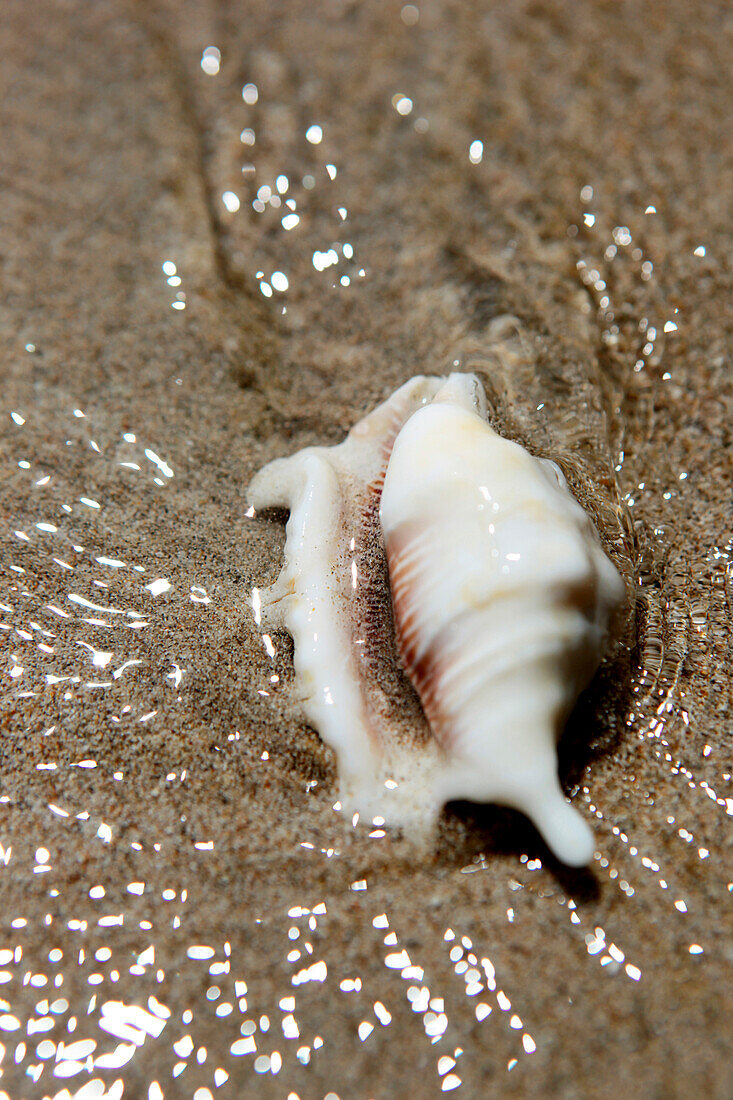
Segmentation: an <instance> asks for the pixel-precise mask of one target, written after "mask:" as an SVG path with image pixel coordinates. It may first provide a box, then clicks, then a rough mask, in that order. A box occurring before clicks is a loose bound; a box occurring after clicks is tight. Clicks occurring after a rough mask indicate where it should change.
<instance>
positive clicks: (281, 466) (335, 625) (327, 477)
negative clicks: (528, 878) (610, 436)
mask: <svg viewBox="0 0 733 1100" xmlns="http://www.w3.org/2000/svg"><path fill="white" fill-rule="evenodd" d="M442 382H443V379H436V378H423V377H416V378H413V379H412V380H411V381H410V382H407V383H406V384H405V385H404V386H402V387H401V388H400V389H398V390H397V391H396V392H395V393H394V394H392V396H391V397H390V398H389V399H388V400H387V401H385V402H384V403H383V404H382V405H380V406H378V408H377V409H375V410H374V411H373V412H371V413H370V414H369V415H368V416H366V417H364V418H363V419H362V420H361V421H359V422H358V423H357V424H356V425H355V426H354V427H353V428H352V429H351V431H350V432H349V434H348V436H347V437H346V439H345V440H344V442H343V443H341V444H339V445H338V446H336V447H308V448H305V449H304V450H302V451H299V452H298V453H297V454H295V455H292V456H291V457H290V458H285V459H276V460H275V461H274V462H271V463H270V464H269V465H268V466H266V467H264V468H263V469H262V470H261V471H260V472H259V473H258V474H257V475H256V477H255V478H254V479H253V481H252V483H251V484H250V487H249V491H248V501H249V503H250V504H252V505H254V507H255V508H256V509H261V508H266V507H274V506H277V507H285V508H288V509H289V510H290V516H289V519H288V522H287V528H286V540H285V563H284V566H283V569H282V571H281V572H280V575H279V576H278V578H277V580H276V581H275V583H274V584H273V585H272V586H271V587H270V588H269V589H265V590H263V591H262V593H261V604H262V611H263V615H264V617H265V620H266V621H267V622H268V624H270V625H271V626H277V627H282V628H284V629H286V630H287V631H288V633H289V634H290V635H291V636H292V638H293V642H294V666H295V673H296V685H297V688H298V691H299V693H300V696H301V698H302V704H303V710H304V714H305V717H306V718H307V720H308V722H309V724H311V725H312V726H313V727H314V728H315V729H316V730H317V731H318V733H319V734H320V736H321V738H322V739H323V741H324V742H325V743H326V744H327V745H329V747H330V748H332V749H333V750H334V751H335V752H336V755H337V762H338V770H339V780H340V798H341V802H342V804H343V806H344V809H345V810H347V811H348V812H353V811H354V810H358V811H359V812H360V813H362V814H367V813H371V814H372V815H376V814H377V813H381V814H382V815H383V816H385V818H390V817H391V819H392V820H393V821H395V822H398V823H399V822H400V821H401V820H404V819H405V817H407V818H416V817H420V816H426V813H427V811H426V810H425V805H426V803H425V800H424V799H423V800H422V802H421V801H420V799H419V798H418V797H417V795H415V796H414V797H413V798H412V801H411V803H410V800H409V798H408V800H407V803H406V802H405V797H404V791H408V790H412V789H413V788H416V787H417V786H418V785H419V782H420V775H421V774H422V772H425V771H429V769H430V767H431V765H432V762H434V758H435V752H434V750H433V749H432V748H431V749H429V750H428V751H426V752H425V753H423V754H422V757H421V759H419V760H416V759H415V754H414V753H410V752H409V751H403V748H402V747H401V746H400V744H399V743H398V741H396V740H395V738H394V736H393V729H392V726H393V722H392V717H393V716H392V715H390V713H389V706H388V700H386V698H385V696H384V692H383V690H382V688H381V686H380V684H379V683H378V682H377V678H376V677H375V675H374V674H373V669H371V667H370V660H369V655H368V644H367V643H368V642H369V630H370V616H371V609H370V608H369V607H368V606H365V605H364V598H365V597H364V596H363V593H364V592H365V590H366V589H367V585H366V584H365V583H364V578H362V577H361V576H360V574H361V572H362V568H363V559H364V555H365V549H364V547H365V543H366V542H368V541H369V540H368V539H367V538H366V536H365V531H364V526H365V524H367V525H368V524H369V522H370V517H371V525H372V527H373V528H374V536H375V541H376V540H377V538H378V531H377V523H378V509H377V507H375V501H376V500H377V499H378V495H379V493H380V492H381V487H382V482H383V479H384V473H385V469H386V465H387V461H388V458H389V454H390V452H391V448H392V444H393V442H394V439H395V437H396V436H397V434H398V432H399V430H400V428H401V427H402V426H403V424H404V423H405V421H406V420H407V419H408V418H409V416H410V415H411V414H412V413H413V412H415V410H416V409H418V408H419V407H420V406H421V405H422V404H424V403H426V402H427V401H429V400H430V399H431V398H432V397H433V396H434V394H435V393H436V392H437V390H438V388H439V387H440V385H441V384H442ZM380 541H381V540H380ZM379 553H380V555H381V553H382V552H381V549H380V550H379ZM368 598H369V596H368V593H367V594H366V599H367V601H368ZM416 765H417V767H416ZM387 779H394V780H395V781H396V782H398V784H399V787H400V788H402V789H403V790H402V791H401V792H400V797H399V799H397V798H395V799H394V800H393V801H394V806H393V807H392V808H391V811H390V808H389V806H388V805H387V806H385V800H386V802H387V803H389V801H390V799H389V797H388V792H387V790H386V788H385V786H384V784H385V780H387ZM426 786H427V787H428V788H429V786H430V784H429V783H428V784H426ZM408 803H410V804H408ZM436 812H437V811H435V810H434V809H432V808H431V811H430V813H429V814H427V816H428V817H430V816H434V815H435V813H436Z"/></svg>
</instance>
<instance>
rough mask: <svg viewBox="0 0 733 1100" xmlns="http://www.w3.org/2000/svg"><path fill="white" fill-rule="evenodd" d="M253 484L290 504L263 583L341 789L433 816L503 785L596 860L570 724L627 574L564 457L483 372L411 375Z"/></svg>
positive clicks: (498, 796)
mask: <svg viewBox="0 0 733 1100" xmlns="http://www.w3.org/2000/svg"><path fill="white" fill-rule="evenodd" d="M385 471H386V474H385ZM248 495H249V501H250V503H251V504H253V505H254V507H255V508H262V507H267V506H279V507H287V508H289V509H290V518H289V520H288V524H287V531H286V543H285V565H284V567H283V569H282V571H281V573H280V575H279V577H278V579H277V581H276V582H275V584H274V585H272V587H271V588H270V589H267V590H265V591H263V592H262V594H261V597H260V598H261V603H262V608H263V611H264V614H265V615H266V617H267V621H268V623H269V624H270V625H271V627H277V626H280V627H284V628H285V629H286V630H287V631H288V632H289V633H290V634H291V636H292V637H293V640H294V648H295V656H294V664H295V673H296V684H297V686H298V689H299V691H300V694H301V697H302V701H303V709H304V712H305V716H306V718H307V720H308V721H309V722H310V723H311V724H312V725H313V726H314V727H315V729H316V730H317V731H318V732H319V734H320V735H321V737H322V738H323V740H324V742H325V743H326V744H327V745H329V746H330V747H331V748H332V749H334V751H335V752H336V755H337V762H338V770H339V780H340V792H339V797H340V800H341V803H342V805H343V808H344V809H345V810H346V811H347V812H350V813H353V812H355V811H357V812H359V813H361V814H371V815H376V814H379V815H380V816H381V817H383V818H384V819H385V820H386V821H387V822H388V823H390V824H397V825H401V826H403V827H405V828H406V829H407V830H409V831H411V832H412V833H413V834H417V835H423V836H425V835H428V834H429V833H430V832H431V830H432V828H433V827H434V825H435V822H436V821H437V818H438V815H439V813H440V810H441V807H442V805H443V804H444V803H445V802H446V801H448V800H450V799H457V798H462V799H471V800H474V801H479V802H486V801H491V802H499V803H502V804H504V805H509V806H513V807H515V808H518V809H520V810H522V811H523V812H524V813H526V814H527V815H528V816H529V817H530V818H531V819H532V821H533V822H534V823H535V825H536V826H537V828H538V829H539V831H540V833H541V834H542V836H543V837H544V839H545V841H546V842H547V844H548V845H549V847H550V848H551V849H552V851H553V852H554V853H555V855H556V856H558V858H560V859H562V860H563V861H564V862H566V863H568V864H571V865H574V866H580V865H583V864H585V863H587V862H588V861H589V860H590V858H591V857H592V854H593V835H592V833H591V830H590V828H589V827H588V825H587V824H586V823H585V822H584V820H583V818H582V817H581V816H580V815H579V814H578V812H577V811H576V810H575V809H573V807H572V806H571V805H570V804H569V803H568V802H567V800H566V799H565V797H564V795H563V793H562V790H561V788H560V784H559V781H558V777H557V754H556V743H557V739H558V737H559V735H560V733H561V731H562V727H563V723H564V720H565V717H566V716H567V713H568V711H569V710H570V708H571V707H572V705H573V703H574V702H575V699H576V698H577V695H578V693H579V692H580V691H581V690H582V688H583V687H584V686H585V684H586V683H587V682H588V680H589V679H590V678H591V676H592V675H593V672H594V671H595V669H596V667H597V665H598V662H599V660H600V658H601V656H602V653H603V648H604V645H605V641H606V633H607V629H608V623H609V619H610V615H611V612H612V610H613V608H614V606H615V605H616V604H618V603H619V602H620V600H621V598H622V596H623V592H624V587H623V584H622V581H621V578H620V577H619V575H618V573H617V571H616V569H615V568H614V566H613V565H612V564H611V562H610V561H609V560H608V558H607V557H606V555H605V554H604V552H603V550H602V548H601V546H600V543H599V541H598V538H597V536H596V534H595V531H594V530H593V527H592V525H591V523H590V520H589V519H588V517H587V516H586V514H585V512H584V511H583V509H582V508H581V507H580V505H579V504H578V503H577V501H576V500H575V499H574V498H573V496H572V495H571V493H570V491H569V490H568V488H567V485H566V483H565V480H564V478H563V476H562V473H561V472H560V470H559V469H558V467H556V466H555V464H554V463H551V462H548V461H546V460H542V459H537V458H534V457H532V456H531V455H530V454H529V453H528V452H527V451H525V450H524V449H523V448H522V447H520V446H519V445H518V444H516V443H512V442H510V441H508V440H505V439H503V438H502V437H501V436H499V435H497V434H496V432H494V431H493V429H492V428H491V427H490V426H489V424H488V423H487V421H486V408H485V395H484V391H483V387H482V386H481V383H480V382H479V380H478V379H477V378H476V377H475V376H474V375H471V374H452V375H450V376H449V377H448V378H447V379H446V378H425V377H417V378H413V379H412V380H411V381H410V382H408V383H406V384H405V385H404V386H402V387H401V388H400V389H399V390H397V391H396V392H395V393H394V394H393V395H392V397H390V398H389V399H388V400H387V401H386V402H384V404H383V405H380V406H379V407H378V408H377V409H376V410H375V411H374V412H372V413H370V414H369V415H368V416H366V417H365V418H364V419H363V420H361V421H360V422H359V423H358V424H356V425H355V427H354V428H352V430H351V432H350V433H349V435H348V436H347V438H346V440H345V441H344V442H343V443H341V444H340V445H339V446H337V447H309V448H306V449H305V450H303V451H300V452H298V453H297V454H295V455H293V456H292V457H290V458H286V459H278V460H276V461H275V462H272V463H270V464H269V465H268V466H266V467H265V468H264V469H263V470H262V471H260V473H259V474H258V475H257V476H256V477H255V479H254V480H253V482H252V484H251V486H250V490H249V494H248ZM380 523H381V527H380ZM382 538H383V544H384V548H385V549H386V554H387V561H388V565H389V586H391V595H392V610H393V613H394V626H395V629H396V641H397V650H396V652H395V647H394V639H393V637H392V635H391V616H390V606H389V601H388V584H387V578H386V575H385V573H384V571H383V554H382V550H381V544H382ZM400 665H401V666H402V668H403V669H404V670H405V671H406V673H407V675H408V676H409V678H410V680H411V681H412V684H413V685H414V688H415V689H416V691H417V693H418V696H419V700H420V702H421V703H422V709H421V708H420V707H419V705H418V704H417V702H416V700H415V696H414V692H413V691H412V690H411V688H410V685H409V683H407V682H405V680H404V677H403V676H402V673H401V670H400ZM426 719H427V722H426Z"/></svg>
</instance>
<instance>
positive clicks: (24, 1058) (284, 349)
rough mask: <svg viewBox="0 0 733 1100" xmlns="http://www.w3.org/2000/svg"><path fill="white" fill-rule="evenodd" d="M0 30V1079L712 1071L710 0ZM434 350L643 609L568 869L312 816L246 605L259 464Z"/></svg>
mask: <svg viewBox="0 0 733 1100" xmlns="http://www.w3.org/2000/svg"><path fill="white" fill-rule="evenodd" d="M1 39H2V40H1V44H0V50H1V51H2V58H3V64H2V73H3V81H4V85H5V88H4V95H3V122H4V130H5V133H6V134H8V133H9V134H10V135H11V136H12V140H6V141H5V142H4V155H3V163H2V165H1V166H0V187H1V188H2V194H3V202H2V207H1V209H0V233H1V238H0V239H1V241H2V276H1V277H2V296H1V299H0V354H1V356H2V358H1V359H0V364H1V365H0V370H1V371H2V381H3V398H2V406H3V410H2V417H1V418H0V429H1V441H0V462H1V463H2V471H3V480H2V516H3V520H2V531H1V532H0V537H1V538H2V573H1V581H0V585H1V588H2V590H1V591H0V604H1V605H2V606H1V607H0V610H1V612H2V620H1V621H0V629H1V630H2V637H3V692H2V701H1V704H0V705H1V707H2V740H1V742H0V747H1V749H2V767H1V769H0V843H1V844H2V848H1V849H0V899H1V900H2V915H1V918H0V920H1V923H2V928H1V929H0V1029H1V1030H2V1035H0V1041H1V1042H2V1045H3V1048H4V1053H3V1061H2V1063H1V1065H0V1068H1V1069H2V1071H3V1076H2V1078H0V1089H4V1090H5V1092H6V1094H7V1095H8V1096H9V1097H11V1098H12V1100H16V1098H18V1097H26V1096H27V1097H32V1098H35V1097H45V1096H48V1097H58V1098H59V1100H61V1098H69V1097H72V1096H73V1097H76V1096H79V1097H80V1100H81V1098H84V1100H86V1098H88V1097H102V1096H110V1097H120V1096H128V1097H133V1098H138V1097H143V1098H146V1100H157V1098H159V1097H160V1096H165V1097H169V1098H177V1097H189V1096H190V1097H196V1100H206V1098H208V1097H209V1096H221V1097H223V1098H224V1097H227V1096H229V1097H240V1096H257V1097H259V1096H263V1097H270V1096H272V1097H282V1098H286V1097H290V1096H292V1095H293V1094H295V1095H296V1096H297V1097H299V1098H300V1100H308V1098H311V1097H316V1098H318V1100H321V1098H324V1097H326V1096H329V1097H330V1098H333V1097H334V1096H336V1097H339V1098H340V1100H352V1098H355V1100H359V1098H361V1097H364V1098H365V1100H366V1098H368V1097H374V1098H382V1100H391V1098H392V1097H403V1096H404V1097H407V1096H413V1095H415V1090H416V1087H417V1086H416V1082H419V1088H420V1089H421V1091H422V1094H423V1095H425V1096H431V1095H436V1096H437V1095H439V1094H440V1093H442V1092H455V1093H456V1094H457V1095H464V1096H467V1097H474V1096H482V1095H499V1096H502V1097H513V1096H517V1097H522V1096H526V1095H529V1094H538V1095H543V1096H549V1097H579V1098H580V1097H586V1096H590V1095H600V1096H611V1095H616V1094H618V1093H619V1091H620V1090H625V1092H626V1094H627V1095H630V1096H640V1097H641V1096H660V1097H662V1096H664V1097H668V1096H688V1095H690V1094H692V1093H695V1092H702V1091H705V1092H706V1094H707V1095H710V1096H712V1097H727V1096H729V1095H730V1092H731V1088H733V1082H732V1081H731V1069H730V1066H731V1055H732V1054H733V1050H732V1049H731V1048H732V1046H733V1040H732V1038H731V1029H730V1014H731V1008H732V1007H733V1006H732V1005H731V992H730V990H731V963H732V953H733V948H732V946H731V925H732V921H731V916H730V901H731V890H732V889H733V886H732V885H731V881H732V880H733V860H732V859H731V816H732V815H733V791H732V790H731V771H732V768H733V761H732V759H731V732H730V730H731V717H730V708H731V701H732V700H731V696H732V691H731V672H730V664H731V660H730V658H731V627H730V590H731V554H733V545H732V543H731V519H732V515H731V490H730V486H731V475H732V474H733V458H732V455H731V450H730V424H731V412H732V406H733V387H732V385H731V379H730V355H731V330H732V328H733V313H732V312H731V306H730V301H731V271H730V255H731V252H732V245H733V241H732V239H731V238H732V236H733V233H732V227H731V219H730V212H729V206H730V204H729V202H728V196H729V195H730V190H731V183H732V182H733V142H732V140H731V137H730V132H729V131H730V127H729V126H728V114H729V104H730V102H731V95H732V94H733V86H732V85H733V79H732V78H731V76H730V66H729V65H728V64H727V58H728V55H729V51H730V48H731V40H732V39H733V21H731V17H730V14H729V13H728V12H727V11H726V10H725V8H724V6H723V5H720V6H717V5H710V6H709V7H706V9H705V10H704V11H702V12H696V13H695V17H694V19H693V17H692V16H691V14H690V12H689V8H688V6H687V5H684V4H682V3H679V4H678V3H672V4H666V5H655V4H650V5H648V6H647V7H646V8H645V9H644V10H643V12H640V11H639V9H638V8H636V7H633V8H632V7H631V6H628V5H623V4H622V5H616V6H614V7H608V6H607V5H603V4H600V3H593V4H589V5H584V6H583V7H582V8H581V7H574V8H573V9H572V12H571V11H570V9H569V8H568V7H567V6H566V5H563V4H560V3H537V4H520V3H512V4H508V5H501V6H495V7H489V6H488V5H482V4H478V3H465V2H461V3H449V2H443V3H431V2H425V3H421V4H419V5H411V4H407V5H404V4H400V3H395V4H393V3H385V4H383V5H368V4H363V5H355V4H350V3H345V2H343V3H341V2H335V0H334V2H331V3H326V2H324V3H323V4H318V5H313V4H306V3H299V2H296V0H291V2H289V3H287V4H282V5H279V6H265V5H262V4H257V3H233V2H232V3H221V4H213V3H206V2H197V3H195V4H194V3H190V4H187V3H175V4H174V3H170V4H166V3H163V2H155V3H152V2H151V3H148V4H135V3H123V2H121V0H110V2H109V3H104V4H91V3H80V2H76V3H72V4H69V5H65V6H64V7H59V6H58V5H55V4H50V3H45V2H42V3H40V4H38V5H34V7H33V9H32V10H31V9H30V8H28V7H27V6H26V5H22V4H20V3H9V4H6V5H5V7H4V10H3V33H2V36H1ZM499 339H500V340H501V341H502V342H503V347H504V348H505V351H504V352H503V353H502V354H501V355H498V354H497V352H496V342H497V340H499ZM507 348H508V349H510V351H507V350H506V349H507ZM455 369H464V370H471V371H475V372H476V373H477V374H478V375H479V377H480V378H481V379H482V381H483V383H484V385H485V386H486V390H487V394H488V397H489V401H490V404H491V407H492V415H493V417H494V422H495V424H496V425H497V426H498V427H499V429H500V430H501V432H502V433H503V434H505V435H508V436H510V437H511V438H513V439H517V440H518V441H519V442H521V443H522V444H523V445H525V446H526V447H527V448H528V449H529V450H531V451H532V453H534V454H538V455H541V456H543V457H549V458H552V459H553V460H554V461H556V462H558V463H559V464H560V466H561V467H562V469H563V471H564V472H565V474H566V476H567V478H568V480H569V483H570V484H571V486H572V488H573V491H574V492H575V493H576V495H577V497H578V499H580V500H581V502H582V503H583V504H584V506H585V507H586V508H587V509H588V511H589V513H590V514H591V516H592V517H593V519H594V521H595V523H596V526H597V527H598V530H599V532H600V534H601V537H602V539H603V542H604V546H605V548H606V549H607V550H608V552H609V553H610V554H611V556H612V557H613V560H614V562H615V564H616V565H617V567H618V568H619V569H620V570H621V572H622V573H623V575H624V577H625V578H626V580H627V582H628V585H629V591H630V592H633V593H634V598H633V599H631V598H630V599H629V603H628V607H627V608H626V612H625V615H624V616H623V620H622V622H621V623H620V624H619V626H618V630H617V634H616V638H615V645H614V646H613V647H612V648H611V650H610V651H609V656H608V658H607V660H606V662H605V663H604V665H603V666H602V668H601V670H600V672H599V675H598V677H597V678H596V680H595V681H594V683H593V685H592V686H591V689H590V690H589V692H588V693H587V694H586V696H585V697H584V698H583V700H581V704H580V706H579V708H578V710H577V712H576V714H575V716H574V717H573V720H572V721H571V725H570V728H569V730H568V733H567V736H566V738H565V740H564V742H563V743H562V745H561V761H562V777H563V781H564V783H565V786H566V790H567V791H568V792H569V793H570V794H571V795H572V797H573V801H574V804H575V805H576V806H577V807H578V809H579V810H581V811H582V812H583V813H584V814H586V815H587V816H588V819H589V821H590V822H591V824H592V825H593V827H594V829H595V832H596V838H597V846H598V852H597V857H596V859H595V860H594V861H593V863H592V864H591V866H590V868H589V870H588V871H587V872H568V871H567V870H563V869H562V868H561V867H560V866H559V865H557V864H556V863H555V862H554V861H552V859H551V858H550V857H549V855H548V853H547V851H546V849H545V848H544V847H543V845H542V843H541V841H540V840H539V838H538V836H537V834H536V833H535V832H534V830H533V829H532V828H531V827H530V826H529V825H528V824H527V823H526V822H525V821H524V820H523V819H521V818H519V817H518V816H517V815H513V814H510V813H509V812H508V811H501V810H498V809H496V808H492V807H485V808H479V807H472V806H468V805H456V806H451V807H449V809H448V810H447V811H446V812H445V813H444V814H443V816H442V818H441V822H440V826H439V833H438V843H437V848H436V851H435V854H434V855H431V856H429V857H428V856H426V855H425V854H420V855H418V854H416V853H415V852H414V850H413V849H411V848H410V846H409V845H407V844H405V843H404V841H403V840H402V839H401V838H400V837H399V836H396V835H394V834H392V833H391V832H389V831H388V830H385V829H383V828H381V827H380V824H379V822H377V823H376V824H375V823H374V822H363V821H360V822H358V823H357V824H356V826H352V823H351V822H350V821H345V820H344V819H343V818H342V817H340V816H339V815H338V814H337V813H335V812H334V810H333V803H334V800H335V793H334V792H335V789H336V787H335V783H336V773H335V767H334V762H333V758H332V756H331V754H330V752H329V751H328V750H327V749H326V748H325V747H324V746H323V744H322V743H321V742H320V740H319V739H318V737H317V735H316V734H315V733H314V732H313V731H312V730H311V729H309V728H308V727H307V726H306V725H305V724H304V722H303V721H302V718H301V716H300V711H299V707H298V702H297V699H296V698H295V695H294V693H293V690H292V689H293V683H292V681H293V674H292V650H291V643H290V641H289V639H288V637H287V635H285V634H279V633H278V634H274V633H273V634H267V633H264V632H263V628H262V626H261V625H258V623H257V622H256V621H255V616H254V615H253V611H252V606H251V600H252V589H253V588H254V587H257V586H262V585H264V584H267V583H268V582H271V581H272V580H274V579H275V577H276V576H277V573H278V571H279V568H280V565H281V555H282V546H283V540H284V525H283V522H282V520H283V518H284V517H282V516H281V517H279V518H278V517H277V516H268V517H262V516H259V515H256V516H248V515H247V514H246V505H245V490H246V486H247V484H248V482H249V480H250V478H251V476H252V475H253V473H254V472H255V471H256V470H257V469H259V468H260V467H261V466H262V465H264V463H265V462H267V461H269V460H270V459H272V458H275V457H278V456H281V455H284V454H289V453H292V452H294V451H296V450H298V449H299V448H301V447H304V446H307V445H310V444H319V445H324V444H325V445H330V444H333V443H337V442H339V441H340V440H341V439H342V438H343V436H344V435H345V434H346V432H347V430H348V429H349V427H351V425H352V424H353V423H354V422H355V421H356V420H357V419H358V418H359V417H360V416H362V415H363V414H364V413H365V412H366V411H367V410H368V409H370V408H373V407H374V406H375V405H376V404H377V403H378V402H379V401H380V400H382V399H383V398H384V397H385V396H386V395H387V394H388V393H390V392H391V391H392V390H393V389H395V388H396V386H398V385H399V384H400V383H402V382H404V381H405V380H407V379H408V378H410V377H412V376H413V375H414V374H417V373H429V374H445V373H448V372H450V371H451V370H455Z"/></svg>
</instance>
